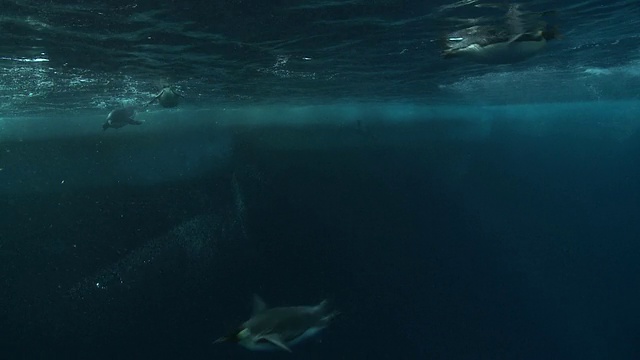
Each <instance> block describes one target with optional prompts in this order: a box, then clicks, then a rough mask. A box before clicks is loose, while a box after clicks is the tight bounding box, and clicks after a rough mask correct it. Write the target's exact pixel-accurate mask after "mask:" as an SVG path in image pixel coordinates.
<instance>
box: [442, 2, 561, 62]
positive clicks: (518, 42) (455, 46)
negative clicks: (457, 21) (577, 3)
mask: <svg viewBox="0 0 640 360" xmlns="http://www.w3.org/2000/svg"><path fill="white" fill-rule="evenodd" d="M506 17H507V20H506V23H505V24H504V25H501V26H493V25H477V26H472V27H469V28H466V29H462V30H459V31H454V32H452V33H450V34H448V35H447V36H446V37H445V39H444V47H445V49H444V50H443V51H442V56H443V57H444V58H445V59H449V58H457V57H460V58H466V59H469V60H471V61H474V62H477V63H483V64H510V63H516V62H520V61H523V60H526V59H528V58H530V57H532V56H534V55H536V54H538V53H539V52H541V51H542V50H543V49H544V48H545V47H546V45H547V42H548V41H550V40H553V39H557V38H558V37H560V35H559V33H558V30H557V29H556V28H555V27H551V26H548V25H547V24H546V23H543V22H538V23H535V24H531V22H530V21H525V19H524V18H523V13H522V12H521V11H520V8H519V6H518V5H511V6H510V7H509V11H508V12H507V14H506Z"/></svg>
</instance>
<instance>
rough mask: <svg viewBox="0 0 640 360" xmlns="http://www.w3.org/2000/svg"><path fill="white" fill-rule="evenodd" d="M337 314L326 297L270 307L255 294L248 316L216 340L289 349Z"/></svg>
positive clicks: (315, 332)
mask: <svg viewBox="0 0 640 360" xmlns="http://www.w3.org/2000/svg"><path fill="white" fill-rule="evenodd" d="M337 314H338V313H337V312H335V311H330V310H329V306H328V302H327V301H326V300H324V301H322V302H320V303H319V304H317V305H312V306H290V307H273V308H269V307H267V305H266V304H265V303H264V301H262V299H261V298H260V297H259V296H257V295H254V298H253V315H252V316H251V318H249V319H248V320H247V321H245V322H244V323H242V324H241V325H240V326H239V327H238V328H237V329H236V330H234V331H233V332H232V333H231V334H229V335H227V336H224V337H221V338H219V339H217V340H216V341H215V343H221V342H235V343H238V344H240V345H241V346H243V347H245V348H247V349H249V350H256V351H265V350H284V351H288V352H291V347H292V346H294V345H296V344H298V343H301V342H303V341H304V340H306V339H309V338H312V337H313V336H315V335H316V334H318V333H319V332H320V331H321V330H322V329H324V328H326V327H327V326H328V325H329V323H330V322H331V320H332V319H333V318H334V317H335V316H336V315H337Z"/></svg>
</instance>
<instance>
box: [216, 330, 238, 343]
mask: <svg viewBox="0 0 640 360" xmlns="http://www.w3.org/2000/svg"><path fill="white" fill-rule="evenodd" d="M240 331H241V330H235V331H234V332H232V333H231V334H229V335H227V336H223V337H219V338H217V339H216V340H215V341H214V342H213V343H214V344H221V343H227V342H238V341H239V339H238V333H240Z"/></svg>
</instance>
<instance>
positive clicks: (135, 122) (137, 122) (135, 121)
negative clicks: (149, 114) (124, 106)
mask: <svg viewBox="0 0 640 360" xmlns="http://www.w3.org/2000/svg"><path fill="white" fill-rule="evenodd" d="M127 122H128V123H129V124H131V125H141V124H143V123H144V121H142V120H136V119H133V118H129V120H128V121H127Z"/></svg>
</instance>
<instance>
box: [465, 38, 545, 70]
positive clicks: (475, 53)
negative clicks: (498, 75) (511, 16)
mask: <svg viewBox="0 0 640 360" xmlns="http://www.w3.org/2000/svg"><path fill="white" fill-rule="evenodd" d="M546 43H547V42H546V41H545V40H544V39H543V40H540V41H517V42H512V43H506V42H503V43H497V44H491V45H486V46H479V45H477V44H473V45H469V46H467V47H466V48H463V49H460V50H458V55H461V56H464V57H467V58H469V59H471V60H473V61H476V62H479V63H483V64H509V63H514V62H519V61H523V60H526V59H528V58H530V57H532V56H533V55H535V54H537V53H538V52H540V51H541V50H542V49H543V48H544V47H545V45H546Z"/></svg>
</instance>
